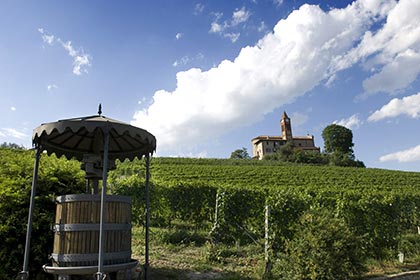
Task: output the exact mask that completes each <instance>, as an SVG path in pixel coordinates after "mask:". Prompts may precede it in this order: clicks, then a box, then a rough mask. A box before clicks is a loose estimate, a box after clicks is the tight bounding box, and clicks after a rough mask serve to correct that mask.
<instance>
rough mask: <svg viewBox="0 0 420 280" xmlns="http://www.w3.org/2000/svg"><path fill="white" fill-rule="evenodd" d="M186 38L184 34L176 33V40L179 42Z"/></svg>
mask: <svg viewBox="0 0 420 280" xmlns="http://www.w3.org/2000/svg"><path fill="white" fill-rule="evenodd" d="M183 36H184V34H182V33H179V32H178V33H176V35H175V39H177V40H179V39H181V38H182V37H183Z"/></svg>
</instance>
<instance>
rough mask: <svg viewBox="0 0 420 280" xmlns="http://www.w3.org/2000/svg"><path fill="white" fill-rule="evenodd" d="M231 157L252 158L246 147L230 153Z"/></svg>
mask: <svg viewBox="0 0 420 280" xmlns="http://www.w3.org/2000/svg"><path fill="white" fill-rule="evenodd" d="M230 158H231V159H247V158H250V156H249V154H248V150H247V149H246V148H244V147H242V149H237V150H235V151H233V152H232V153H231V154H230Z"/></svg>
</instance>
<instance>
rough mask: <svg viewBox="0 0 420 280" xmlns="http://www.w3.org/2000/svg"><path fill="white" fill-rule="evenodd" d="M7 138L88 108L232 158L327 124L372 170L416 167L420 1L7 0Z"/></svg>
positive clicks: (1, 50) (199, 151)
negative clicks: (289, 129)
mask: <svg viewBox="0 0 420 280" xmlns="http://www.w3.org/2000/svg"><path fill="white" fill-rule="evenodd" d="M0 38H1V40H0V100H1V102H0V112H1V116H2V117H1V118H0V142H14V143H18V144H22V145H25V146H27V147H30V145H31V135H32V130H33V129H34V128H35V127H37V126H39V125H40V124H41V123H45V122H52V121H56V120H59V119H64V118H71V117H77V116H85V115H92V114H95V113H96V112H97V107H98V104H99V103H102V106H103V114H104V115H105V116H108V117H111V118H114V119H118V120H121V121H125V122H127V123H131V124H133V125H136V126H139V127H141V128H145V129H147V130H148V131H150V132H151V133H153V134H154V135H155V136H156V137H157V141H158V142H157V144H158V150H157V155H158V156H190V157H217V158H227V157H229V156H230V153H231V152H232V151H234V150H235V149H238V148H241V147H245V148H247V149H248V151H250V152H251V151H252V147H251V139H252V138H254V137H256V136H258V135H279V134H280V133H281V132H280V125H279V120H280V117H281V114H282V113H283V111H286V112H287V113H288V115H289V116H290V117H291V119H292V126H293V134H294V135H296V136H299V135H306V134H313V135H314V136H315V144H316V145H317V146H320V147H321V148H322V147H323V140H322V137H321V133H322V130H323V129H324V128H325V127H326V126H327V125H329V124H331V123H338V124H341V125H344V126H346V127H349V128H350V129H352V131H353V136H354V138H353V142H354V143H355V147H354V150H355V154H356V157H357V158H358V159H360V160H362V161H364V162H365V164H366V165H367V166H368V167H374V168H387V169H397V170H410V171H411V170H412V171H418V170H419V169H420V131H419V129H417V128H418V127H419V113H420V78H419V73H420V2H419V1H417V0H400V1H391V0H387V1H381V0H369V1H367V0H366V1H297V0H296V1H293V0H283V1H281V0H243V1H222V0H217V1H216V0H213V1H169V0H167V1H123V2H122V1H20V0H14V1H12V0H10V1H9V0H6V1H2V2H1V3H0Z"/></svg>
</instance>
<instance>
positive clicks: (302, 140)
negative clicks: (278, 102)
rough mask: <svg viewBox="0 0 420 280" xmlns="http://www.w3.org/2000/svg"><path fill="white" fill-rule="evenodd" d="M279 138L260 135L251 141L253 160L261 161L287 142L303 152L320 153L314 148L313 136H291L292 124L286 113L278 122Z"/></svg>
mask: <svg viewBox="0 0 420 280" xmlns="http://www.w3.org/2000/svg"><path fill="white" fill-rule="evenodd" d="M280 127H281V132H282V135H281V136H268V135H260V136H257V137H255V138H254V139H252V156H253V158H257V159H262V158H263V157H264V156H265V155H267V154H271V153H275V152H277V151H278V149H279V148H280V146H282V145H285V144H286V143H288V142H293V145H294V146H295V147H296V148H299V149H302V150H304V151H314V152H318V153H319V152H320V149H319V147H315V141H314V136H313V135H307V136H293V134H292V124H291V121H290V118H289V116H287V114H286V112H283V116H282V118H281V120H280Z"/></svg>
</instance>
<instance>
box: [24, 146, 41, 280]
mask: <svg viewBox="0 0 420 280" xmlns="http://www.w3.org/2000/svg"><path fill="white" fill-rule="evenodd" d="M40 157H41V147H39V146H38V147H37V148H36V154H35V163H34V173H33V177H32V189H31V201H30V204H29V214H28V226H27V230H26V243H25V255H24V259H23V270H22V271H21V272H20V273H19V274H20V278H21V279H22V280H26V279H28V277H29V271H28V261H29V250H30V247H31V234H32V217H33V213H34V206H35V194H36V184H37V181H38V168H39V159H40Z"/></svg>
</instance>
